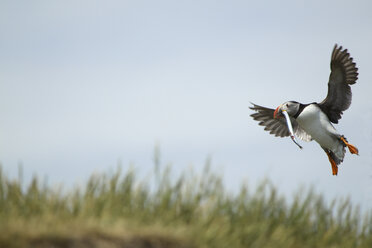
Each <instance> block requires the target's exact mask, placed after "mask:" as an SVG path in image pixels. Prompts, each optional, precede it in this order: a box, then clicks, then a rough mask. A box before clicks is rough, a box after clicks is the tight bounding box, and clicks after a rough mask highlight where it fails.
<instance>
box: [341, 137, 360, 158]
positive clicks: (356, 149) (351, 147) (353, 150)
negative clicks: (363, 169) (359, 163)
mask: <svg viewBox="0 0 372 248" xmlns="http://www.w3.org/2000/svg"><path fill="white" fill-rule="evenodd" d="M340 139H341V141H342V142H344V144H345V145H346V146H347V148H349V151H350V153H351V154H356V155H359V151H358V148H356V147H355V146H353V145H352V144H349V143H348V142H347V140H346V139H345V138H344V136H341V137H340Z"/></svg>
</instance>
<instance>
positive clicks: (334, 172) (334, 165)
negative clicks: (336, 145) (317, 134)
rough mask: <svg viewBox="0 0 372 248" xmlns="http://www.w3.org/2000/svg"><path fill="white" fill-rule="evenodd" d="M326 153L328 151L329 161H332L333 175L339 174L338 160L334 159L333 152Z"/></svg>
mask: <svg viewBox="0 0 372 248" xmlns="http://www.w3.org/2000/svg"><path fill="white" fill-rule="evenodd" d="M326 153H327V156H328V159H329V162H331V166H332V175H334V176H337V173H338V166H337V164H336V162H335V161H334V160H333V158H332V157H331V154H330V153H329V152H326Z"/></svg>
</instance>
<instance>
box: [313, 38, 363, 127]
mask: <svg viewBox="0 0 372 248" xmlns="http://www.w3.org/2000/svg"><path fill="white" fill-rule="evenodd" d="M357 79H358V68H357V67H356V65H355V63H354V62H353V58H352V57H350V54H349V53H348V51H347V49H344V50H342V46H340V47H338V46H337V44H336V45H335V47H334V48H333V52H332V57H331V75H330V76H329V81H328V94H327V97H326V98H325V99H324V100H323V101H322V102H321V103H319V104H318V105H319V107H320V108H321V110H322V111H323V112H324V113H325V114H326V115H327V116H328V118H329V120H330V121H331V122H333V123H338V120H339V119H341V115H342V112H343V111H345V110H346V109H348V108H349V106H350V104H351V88H350V85H351V84H355V83H356V80H357Z"/></svg>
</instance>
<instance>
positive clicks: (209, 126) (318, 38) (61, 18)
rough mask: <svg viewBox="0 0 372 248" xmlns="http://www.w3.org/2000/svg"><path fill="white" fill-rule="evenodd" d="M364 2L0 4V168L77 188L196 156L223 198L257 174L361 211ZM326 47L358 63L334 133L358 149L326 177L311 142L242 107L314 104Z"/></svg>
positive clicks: (369, 198) (371, 169)
mask: <svg viewBox="0 0 372 248" xmlns="http://www.w3.org/2000/svg"><path fill="white" fill-rule="evenodd" d="M371 10H372V4H371V3H370V1H352V2H351V1H306V2H305V1H303V2H302V1H260V2H259V3H258V2H257V1H252V2H249V1H1V2H0V37H1V39H0V161H1V163H2V165H3V168H4V169H5V171H6V172H7V173H8V174H10V175H16V171H17V164H18V163H19V162H20V161H21V162H22V164H23V167H24V170H25V174H26V177H27V176H28V177H29V176H31V175H32V174H33V173H36V174H38V175H40V176H47V177H48V178H49V181H50V182H64V183H65V184H67V185H70V184H73V183H75V182H81V181H83V180H84V179H86V178H87V176H88V175H90V174H91V173H92V172H94V171H101V172H102V171H108V170H110V169H113V168H115V167H116V163H117V161H118V160H121V162H122V164H123V166H124V167H126V166H127V165H129V163H134V165H135V166H136V167H137V168H138V170H140V171H142V172H143V173H151V171H152V156H153V150H154V146H155V144H159V145H160V148H161V152H162V160H163V162H164V163H172V164H173V167H174V169H175V170H176V171H180V170H182V169H185V168H187V167H188V166H189V165H193V166H194V168H198V167H201V166H202V165H203V164H204V161H205V159H206V157H207V156H211V157H212V161H213V164H214V169H215V170H216V171H219V172H220V173H221V174H223V175H224V178H225V182H226V184H227V186H228V187H230V188H233V189H234V188H237V187H238V186H239V185H240V184H241V183H243V182H244V181H245V180H248V182H250V183H251V184H255V183H256V182H257V181H259V180H261V179H263V178H264V177H269V178H270V179H272V180H273V181H274V183H275V184H276V185H278V186H279V187H280V188H281V190H282V192H284V193H286V194H291V192H293V191H296V190H297V189H298V188H299V186H300V185H304V186H309V185H315V186H316V188H317V190H318V191H321V192H324V194H325V195H326V196H327V197H331V198H332V197H335V196H339V197H346V196H347V195H351V197H352V199H353V200H354V201H355V202H357V203H359V204H362V205H363V206H367V207H372V128H371V127H372V125H371V121H372V106H371V101H372V100H371V97H370V95H371V92H372V84H371V81H372V70H371V68H372V62H371V61H370V57H371V50H370V44H372V32H371V28H372V15H371V14H370V13H371ZM335 43H338V44H340V45H343V46H344V47H346V48H348V49H349V50H350V52H351V55H352V56H353V57H354V58H355V61H356V63H357V65H358V67H359V72H360V77H359V80H358V82H357V84H356V85H354V86H353V88H352V90H353V96H354V98H353V104H352V106H351V108H350V109H349V110H348V111H346V112H345V114H344V116H343V119H342V120H341V121H340V124H339V125H337V126H336V128H337V129H338V130H339V131H340V133H343V134H344V135H345V136H346V137H347V138H348V139H349V141H350V142H351V143H352V144H355V145H356V146H357V147H358V148H359V149H360V156H359V157H357V156H352V155H350V154H347V155H346V158H345V161H344V163H343V164H342V165H341V166H340V170H339V176H338V177H333V176H331V166H330V164H329V162H328V159H327V156H326V154H325V153H324V152H323V150H322V149H321V148H320V147H319V146H318V145H317V144H316V143H315V142H311V143H305V142H301V144H302V145H303V146H304V149H303V150H302V151H300V150H299V149H298V148H297V147H296V146H295V145H294V144H293V143H292V142H291V140H290V139H279V138H275V137H273V136H271V135H269V134H268V133H267V132H264V131H263V128H262V127H259V126H258V125H257V123H256V122H254V121H253V120H252V119H251V118H250V117H249V115H250V114H251V111H250V110H249V109H248V106H249V102H250V101H251V102H254V103H257V104H261V105H264V106H268V107H273V108H275V107H277V106H278V105H279V104H281V103H282V102H284V101H286V100H297V101H301V102H304V103H307V102H313V101H321V100H322V99H323V98H324V97H325V95H326V91H327V85H326V84H327V81H328V76H329V61H330V55H331V51H332V48H333V46H334V44H335Z"/></svg>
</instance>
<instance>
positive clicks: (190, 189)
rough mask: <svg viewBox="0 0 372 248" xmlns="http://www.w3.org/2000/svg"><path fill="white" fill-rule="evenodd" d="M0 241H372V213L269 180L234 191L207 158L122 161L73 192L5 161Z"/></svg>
mask: <svg viewBox="0 0 372 248" xmlns="http://www.w3.org/2000/svg"><path fill="white" fill-rule="evenodd" d="M0 247H10V248H11V247H235V248H239V247H273V248H274V247H372V217H371V216H370V215H366V214H361V213H360V211H359V208H358V207H357V206H353V204H352V203H351V202H350V201H349V200H334V201H332V202H331V203H330V204H327V203H326V202H325V200H324V198H323V196H322V195H318V194H315V193H314V191H313V190H311V189H309V190H301V191H298V193H297V194H295V196H294V197H293V198H291V199H285V198H284V197H283V196H282V195H280V194H279V192H278V190H277V189H276V188H275V186H274V185H273V184H272V183H270V182H269V181H268V180H264V181H263V182H262V183H261V184H260V185H259V186H258V187H257V188H254V189H249V188H248V187H247V186H241V188H240V191H239V192H238V193H231V192H227V190H226V189H225V187H224V185H223V182H222V178H221V176H219V175H216V174H214V173H213V172H212V171H211V170H210V166H209V162H207V164H206V165H205V168H204V170H203V171H202V173H201V174H199V175H197V174H195V173H193V172H190V171H189V172H184V173H182V174H181V175H179V176H177V177H175V176H174V174H173V173H171V168H170V167H163V168H161V166H160V165H159V162H158V161H155V172H154V176H153V179H149V178H146V179H145V180H140V179H139V178H138V176H137V174H136V172H135V170H134V169H128V170H127V171H124V172H123V171H122V170H121V168H118V169H117V170H116V171H115V172H112V173H102V174H94V175H92V176H91V177H90V179H89V180H88V182H87V183H86V185H84V186H83V187H78V188H75V189H73V190H68V191H67V192H66V190H63V189H62V188H61V187H60V188H58V187H57V188H56V187H52V186H48V185H47V184H45V183H42V182H40V180H39V178H38V177H36V176H35V177H34V178H33V179H32V181H31V182H30V183H29V185H28V186H24V185H23V182H22V179H13V180H11V179H9V178H8V177H7V176H6V175H5V174H4V173H3V171H2V170H1V168H0Z"/></svg>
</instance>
